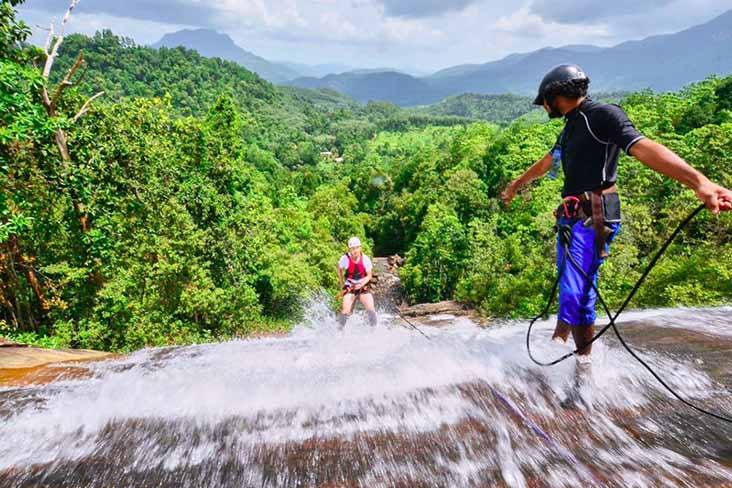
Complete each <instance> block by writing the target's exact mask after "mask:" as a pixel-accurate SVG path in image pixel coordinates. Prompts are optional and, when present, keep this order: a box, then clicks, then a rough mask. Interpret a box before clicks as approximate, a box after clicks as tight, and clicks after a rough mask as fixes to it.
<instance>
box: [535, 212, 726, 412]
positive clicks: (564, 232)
mask: <svg viewBox="0 0 732 488" xmlns="http://www.w3.org/2000/svg"><path fill="white" fill-rule="evenodd" d="M704 208H705V206H704V205H700V206H699V207H697V208H696V209H695V210H694V211H693V212H692V213H691V214H689V216H688V217H687V218H686V219H684V221H683V222H681V223H680V224H679V226H678V227H677V228H676V230H674V232H673V233H672V234H671V236H670V237H669V238H668V239H667V240H666V242H665V243H664V244H663V246H661V249H660V250H659V251H658V252H657V253H656V255H655V256H654V257H653V259H652V260H651V262H650V263H649V264H648V266H647V267H646V269H645V270H644V271H643V274H642V275H641V277H640V278H639V279H638V281H637V283H636V284H635V286H634V287H633V289H632V290H631V292H630V293H629V294H628V297H627V298H626V299H625V301H624V302H623V304H622V305H621V306H620V308H619V309H618V311H617V312H616V313H615V315H613V314H612V312H611V311H610V308H609V307H608V306H607V303H606V302H605V300H604V299H603V297H602V295H601V294H600V291H599V290H598V289H597V286H596V285H595V282H594V280H591V279H590V277H589V276H588V275H587V273H585V271H584V270H583V269H582V267H581V266H579V265H578V264H577V261H576V260H575V259H574V257H573V256H572V254H571V253H570V252H569V243H570V240H571V229H567V228H563V227H565V226H559V229H558V230H559V232H560V243H561V245H562V246H563V247H564V251H565V252H564V258H563V259H562V262H561V264H560V266H559V272H558V275H557V279H556V280H555V282H554V286H553V287H552V291H551V294H550V295H549V299H548V300H547V304H546V306H545V307H544V310H543V311H542V313H541V314H540V315H537V316H536V317H534V319H532V320H531V322H530V324H529V328H528V330H527V332H526V350H527V352H528V353H529V357H530V358H531V360H532V361H533V362H534V363H535V364H537V365H539V366H543V367H549V366H555V365H557V364H559V363H561V362H562V361H564V360H566V359H569V358H571V357H572V356H575V355H577V354H579V353H581V352H582V351H583V350H585V349H586V348H587V347H589V346H590V345H591V344H592V343H594V342H595V341H596V340H598V339H599V338H600V337H602V336H603V335H604V334H605V333H606V332H607V331H608V330H609V329H610V328H611V327H612V329H613V332H615V335H616V336H617V338H618V340H619V341H620V343H621V344H622V345H623V347H624V348H625V349H626V350H627V351H628V353H629V354H630V355H631V356H632V357H633V358H634V359H636V360H637V361H638V362H639V363H640V364H641V365H642V366H643V367H644V368H646V369H647V370H648V371H649V372H650V373H651V375H653V377H654V378H655V379H656V380H657V381H658V382H659V383H660V384H661V385H663V387H664V388H666V390H668V391H669V393H671V394H672V395H673V396H674V397H676V399H678V400H679V401H680V402H681V403H683V404H684V405H686V406H688V407H690V408H693V409H694V410H696V411H698V412H701V413H703V414H705V415H709V416H711V417H714V418H716V419H718V420H722V421H724V422H729V423H732V418H730V417H726V416H724V415H720V414H717V413H714V412H711V411H709V410H706V409H704V408H702V407H699V406H697V405H695V404H693V403H691V402H690V401H689V400H686V399H685V398H683V397H682V396H681V395H680V394H679V393H677V392H676V391H675V390H674V389H673V388H672V387H671V386H670V385H669V384H668V383H666V381H664V380H663V378H661V377H660V376H659V375H658V373H656V372H655V371H654V370H653V368H651V366H649V365H648V363H646V362H645V361H644V360H643V359H641V358H640V357H639V356H638V354H636V352H635V351H633V349H631V347H630V346H629V345H628V344H627V343H626V342H625V339H624V338H623V336H622V335H621V334H620V330H619V329H618V327H617V325H616V321H617V320H618V317H620V315H621V314H622V313H623V312H624V311H625V309H626V308H627V306H628V304H630V301H631V300H632V299H633V297H634V296H635V295H636V293H637V292H638V290H639V289H640V287H641V285H642V284H643V282H644V281H645V280H646V278H647V277H648V275H649V274H650V273H651V271H652V270H653V268H655V267H656V264H658V261H660V259H661V258H662V257H663V255H664V254H665V253H666V251H667V250H668V248H669V247H670V246H671V244H672V243H673V242H674V241H675V240H676V237H677V236H678V235H679V234H680V233H681V231H682V230H683V229H684V228H685V227H686V226H687V225H689V223H690V222H691V221H692V220H694V218H695V217H696V216H697V215H699V213H700V212H701V211H702V210H704ZM567 261H569V264H570V265H571V266H573V267H574V268H575V269H576V270H577V271H578V272H579V273H580V274H581V275H582V276H583V277H584V278H585V280H586V281H587V282H589V283H590V285H591V286H592V289H593V290H594V292H595V293H596V294H597V298H598V300H599V301H600V304H601V305H602V307H603V309H604V310H605V313H607V316H608V318H609V319H610V323H608V324H607V325H606V326H605V327H603V328H602V330H600V332H598V333H597V334H595V336H594V337H593V338H592V339H591V340H590V341H589V342H588V343H587V344H585V345H584V346H583V347H582V348H581V349H576V350H574V351H573V352H570V353H567V354H565V355H564V356H562V357H560V358H558V359H555V360H554V361H550V362H542V361H539V360H537V359H536V358H535V357H534V355H533V353H532V352H531V330H532V329H533V327H534V324H536V322H537V321H538V320H539V319H541V318H544V317H548V315H549V310H550V309H551V307H552V305H553V304H554V299H555V296H556V293H557V288H558V287H559V281H560V280H561V277H562V275H563V274H564V271H565V269H566V267H567Z"/></svg>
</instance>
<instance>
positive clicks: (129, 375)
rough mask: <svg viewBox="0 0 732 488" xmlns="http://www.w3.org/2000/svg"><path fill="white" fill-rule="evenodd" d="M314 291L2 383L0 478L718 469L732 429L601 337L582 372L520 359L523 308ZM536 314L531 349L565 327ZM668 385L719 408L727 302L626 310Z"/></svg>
mask: <svg viewBox="0 0 732 488" xmlns="http://www.w3.org/2000/svg"><path fill="white" fill-rule="evenodd" d="M381 321H382V324H381V325H380V326H379V327H377V328H376V329H371V328H369V327H368V326H367V325H366V324H367V322H366V320H365V317H358V316H357V317H354V318H352V319H351V322H350V323H349V325H348V327H347V328H346V330H345V331H343V332H338V331H337V330H336V323H335V322H334V320H333V319H332V318H331V314H330V312H328V311H327V309H326V307H325V306H322V305H318V304H315V305H314V306H313V307H312V311H311V313H310V316H309V318H308V319H307V320H306V321H304V322H303V324H301V325H300V326H299V327H297V328H296V330H295V331H294V332H293V333H292V334H290V335H289V336H287V337H283V338H266V339H256V340H248V341H234V342H227V343H223V344H212V345H202V346H193V347H185V348H169V349H153V350H145V351H141V352H138V353H135V354H132V355H130V356H128V357H125V358H123V359H117V360H111V361H105V362H100V363H91V364H79V365H74V366H69V365H65V366H58V367H61V368H64V371H63V372H64V375H62V377H61V379H60V380H57V381H55V382H53V383H50V384H47V385H35V386H25V387H13V388H11V387H6V388H0V422H1V423H0V486H27V487H87V486H88V487H177V486H193V487H209V486H210V487H218V486H232V487H234V486H235V487H250V486H251V487H270V486H286V487H316V486H320V487H341V486H348V487H356V486H359V487H361V486H363V487H382V486H383V487H413V486H417V487H435V486H436V487H442V486H445V487H453V486H456V487H462V486H465V487H472V486H476V487H477V486H485V487H488V486H511V487H543V486H547V487H565V486H566V487H570V486H571V487H576V486H618V487H621V486H622V487H629V486H638V487H645V486H689V487H698V486H732V428H731V427H730V425H725V424H723V423H722V422H719V421H716V420H714V419H710V418H704V417H702V416H699V415H697V414H696V413H694V412H692V411H690V410H688V409H687V408H685V407H683V406H682V405H680V404H679V403H678V402H677V401H675V400H673V399H672V398H671V397H670V396H669V395H668V394H667V393H665V392H664V391H663V390H661V389H659V387H658V385H657V384H656V383H655V380H653V379H652V378H651V376H650V375H649V374H648V373H647V372H646V371H645V370H644V369H642V367H641V366H640V365H639V364H637V363H636V362H634V361H633V360H632V359H631V358H630V357H629V356H628V355H627V353H625V352H624V351H623V350H622V349H621V348H620V346H619V344H618V343H617V341H616V340H614V339H613V338H611V337H610V335H608V336H607V338H604V339H603V340H602V341H600V343H599V344H598V345H597V346H596V349H595V353H594V356H593V364H592V371H591V375H588V374H587V373H585V374H584V375H582V376H580V377H577V372H576V371H575V369H576V366H575V364H574V359H572V360H570V361H566V362H565V363H563V364H561V365H559V366H557V367H554V368H551V369H542V368H538V367H536V366H534V365H532V364H531V363H530V362H529V360H528V358H527V355H526V352H525V344H524V333H525V330H526V324H525V323H517V322H507V323H502V324H495V325H492V326H491V327H489V328H485V329H482V328H479V327H477V326H476V325H475V324H473V323H472V322H470V321H469V320H468V319H464V318H452V317H442V320H441V323H449V326H448V327H441V328H434V327H425V328H424V331H425V333H426V334H427V335H428V336H429V337H430V340H427V339H425V338H424V337H422V336H421V335H419V334H417V333H416V332H415V331H413V330H408V329H407V328H405V327H402V324H401V323H400V321H399V319H398V318H397V317H389V316H387V315H383V316H381ZM551 330H552V326H551V323H550V322H545V323H543V324H539V326H538V328H537V333H536V336H535V338H534V344H535V348H536V353H537V355H539V356H541V357H544V358H547V359H548V358H549V357H556V356H557V355H559V354H561V353H563V352H566V351H567V350H568V346H563V345H560V344H556V343H552V342H550V341H549V340H548V338H549V337H550V334H551ZM622 330H624V331H625V332H626V334H627V339H628V340H629V341H630V342H631V343H632V344H634V345H635V346H636V347H637V348H638V350H639V351H640V353H641V355H642V357H643V358H644V359H647V360H648V361H649V363H650V364H652V365H653V366H654V367H655V368H656V369H658V370H659V371H660V372H662V374H663V376H664V377H665V378H666V379H667V380H668V382H670V383H671V384H672V385H673V386H674V387H675V388H677V389H678V390H679V391H681V392H683V394H684V395H685V396H687V397H689V398H691V399H694V401H697V402H699V403H701V404H703V405H704V406H706V407H707V408H710V409H714V410H716V411H721V412H727V413H728V414H729V413H730V412H732V388H731V387H732V363H730V361H729V358H730V353H731V352H732V309H730V308H723V309H711V310H660V311H653V312H644V313H635V314H629V315H627V316H626V317H625V318H624V319H623V324H622Z"/></svg>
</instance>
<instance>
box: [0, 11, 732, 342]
mask: <svg viewBox="0 0 732 488" xmlns="http://www.w3.org/2000/svg"><path fill="white" fill-rule="evenodd" d="M18 3H19V0H14V1H11V2H3V4H2V9H3V11H2V12H1V15H2V24H0V279H1V282H0V335H2V336H6V337H11V338H15V339H18V340H21V341H26V342H31V343H35V344H40V345H44V346H49V347H83V348H93V349H100V350H112V351H128V350H134V349H138V348H142V347H147V346H159V345H171V344H186V343H193V342H201V341H211V340H219V339H226V338H230V337H235V336H246V335H251V334H258V333H266V332H273V331H282V330H287V328H288V327H289V326H290V325H291V324H293V323H294V322H295V321H296V320H297V318H298V316H299V315H300V314H301V313H302V310H303V307H304V306H306V304H307V301H308V299H309V297H311V296H313V294H314V293H318V292H319V291H320V290H323V289H324V290H326V291H327V292H328V293H334V292H335V291H336V289H337V277H336V274H335V263H336V261H337V259H338V257H339V255H341V254H342V253H343V252H344V247H345V242H346V240H347V239H348V237H350V236H351V235H359V236H362V237H364V238H365V241H366V242H365V243H366V251H367V253H369V254H372V255H390V254H396V253H398V254H400V255H402V256H405V257H406V265H405V267H404V268H403V269H402V271H401V277H402V281H403V284H404V286H405V290H406V292H407V294H408V295H409V298H410V300H411V301H413V302H424V301H438V300H443V299H456V300H459V301H461V302H464V303H466V304H469V305H470V306H473V307H475V308H476V309H477V310H478V311H479V312H480V313H481V314H483V315H485V316H488V317H514V318H517V317H526V316H529V315H531V314H534V313H537V312H538V311H539V310H540V308H541V306H542V304H543V302H544V301H545V300H546V298H547V294H548V291H549V288H550V285H551V283H552V281H553V278H554V274H555V269H554V264H553V256H554V234H553V221H552V219H553V217H552V209H553V207H555V206H556V204H557V199H558V195H559V190H560V186H561V179H560V180H559V181H551V180H549V179H545V180H543V181H540V182H537V183H536V184H535V185H533V186H532V187H531V188H530V189H529V190H528V191H527V192H525V193H524V194H523V198H519V199H517V200H516V201H515V202H514V203H513V204H512V206H511V207H510V208H508V209H506V208H503V207H502V206H501V205H500V204H499V201H498V198H497V197H498V195H499V194H500V191H501V190H502V188H503V187H504V186H505V184H506V183H507V182H509V181H510V180H511V179H512V178H514V177H516V176H517V175H519V174H520V173H521V172H522V171H523V170H524V169H526V168H527V167H528V165H530V164H531V163H532V162H533V161H535V160H537V159H539V158H540V157H542V156H543V155H544V154H546V152H547V151H548V150H549V149H550V148H551V147H552V145H553V144H554V142H555V140H556V137H557V134H558V133H559V131H560V130H561V129H560V128H561V121H554V122H546V121H544V120H542V121H540V122H539V121H537V120H536V119H533V118H526V117H519V118H517V119H516V120H515V121H514V122H512V123H504V124H501V125H494V124H491V123H487V122H476V121H474V120H473V119H475V118H476V114H477V113H480V112H481V111H483V112H485V107H480V106H476V107H474V108H472V109H471V108H469V107H463V108H461V109H460V112H459V114H458V115H461V116H455V115H442V114H444V113H448V112H445V111H444V110H441V109H435V110H431V111H430V110H421V111H415V110H411V111H409V110H403V109H400V108H398V107H397V106H394V105H391V104H388V103H381V102H372V103H369V104H367V105H361V104H358V103H356V102H354V101H352V100H350V99H348V98H346V97H344V96H341V95H338V94H337V93H335V92H331V91H327V90H321V91H310V90H303V89H295V88H281V87H275V86H273V85H271V84H269V83H267V82H266V81H263V80H262V79H260V78H259V77H258V76H257V75H256V74H254V73H251V72H249V71H247V70H245V69H244V68H242V67H240V66H238V65H236V64H234V63H231V62H225V61H221V60H218V59H206V58H202V57H201V56H199V55H198V54H197V53H195V52H194V51H190V50H186V49H183V48H176V49H166V48H162V49H160V50H154V49H151V48H147V47H142V46H138V45H136V44H135V43H134V42H133V41H131V40H129V39H125V38H121V37H118V36H115V35H114V34H112V33H111V32H109V31H105V32H100V33H98V34H96V35H95V36H94V37H84V36H81V35H72V36H69V37H67V38H66V39H65V40H64V42H63V44H62V45H61V48H60V52H59V58H58V59H57V60H56V62H55V64H54V66H53V70H52V72H51V74H50V76H49V77H48V79H47V78H46V77H44V76H43V73H42V67H43V65H44V62H45V55H44V53H43V51H42V50H41V49H39V48H34V47H30V46H28V45H27V44H25V40H26V39H27V37H28V35H29V29H28V27H27V26H26V25H25V24H23V23H22V22H20V21H19V20H17V19H16V15H15V12H14V10H13V5H17V4H18ZM81 53H83V62H80V63H79V64H78V66H76V64H77V61H78V60H79V59H81V58H79V57H78V56H79V55H80V54H81ZM75 66H76V67H77V69H76V70H75V71H74V67H75ZM69 70H72V71H74V75H73V76H72V77H71V78H68V77H66V75H67V73H69ZM537 81H538V80H537ZM58 87H62V88H61V89H59V88H58ZM99 92H104V94H103V95H101V96H99V97H98V98H96V99H94V100H93V101H92V102H91V103H88V104H87V103H86V102H87V101H88V100H89V98H90V96H92V95H94V94H97V93H99ZM44 93H45V94H48V95H49V99H50V102H51V104H50V105H49V103H48V102H49V100H45V99H44ZM56 94H58V97H56ZM511 100H512V99H511V97H503V98H500V99H499V101H500V104H499V105H498V107H499V108H500V110H501V113H515V114H517V115H521V114H523V113H524V110H525V109H526V108H527V107H526V100H524V99H522V98H520V97H516V99H515V100H514V101H515V104H513V105H511V104H510V103H509V102H510V101H511ZM460 103H461V104H464V103H469V99H465V100H462V101H460ZM622 105H623V108H624V109H625V110H626V111H627V112H628V114H629V116H630V118H631V119H632V120H633V121H634V123H635V124H636V126H637V127H638V128H639V129H640V130H641V131H642V132H643V133H644V134H645V135H647V136H649V137H651V138H654V139H656V140H658V141H659V142H662V143H664V144H666V145H668V146H669V147H670V148H672V149H673V150H674V151H676V152H677V153H678V154H680V155H681V156H682V157H684V158H685V159H686V160H687V161H688V162H689V163H691V164H692V165H694V166H695V167H697V168H698V169H700V170H702V171H703V172H705V173H706V174H707V175H708V176H709V177H710V178H711V179H712V180H715V181H716V182H718V183H721V184H723V185H726V186H732V171H730V169H729V164H730V162H731V161H732V77H730V78H726V79H723V78H712V79H708V80H706V81H704V82H701V83H698V84H695V85H692V86H689V87H688V88H687V89H685V90H684V91H682V92H679V93H665V94H655V93H651V92H642V93H635V94H631V95H629V96H627V97H626V98H624V99H623V101H622ZM491 107H494V106H491ZM491 110H492V108H491ZM496 110H498V108H497V109H496ZM449 113H455V112H452V111H451V112H449ZM60 137H61V142H63V144H61V142H60V139H59V138H60ZM64 149H65V151H64ZM325 153H327V154H325ZM341 157H342V158H343V160H342V162H341V161H340V158H341ZM619 181H620V184H619V187H620V192H621V197H622V198H623V201H624V217H625V221H624V224H623V227H624V229H623V232H622V233H621V234H620V237H619V239H618V241H617V243H616V244H615V245H614V248H613V256H612V258H611V259H610V261H609V262H608V263H607V265H606V266H605V267H604V268H603V271H602V273H603V279H602V287H603V291H604V293H605V294H606V296H607V297H608V298H609V301H610V302H611V304H614V305H616V306H617V304H618V303H619V301H620V300H621V299H622V297H623V296H624V295H625V294H626V293H627V292H628V291H629V289H630V287H631V286H632V285H633V283H634V281H635V280H636V279H637V278H638V276H639V275H640V272H641V270H642V267H643V266H644V264H646V263H647V261H648V260H649V259H650V256H651V255H652V253H653V252H654V251H655V250H656V249H658V247H659V246H660V244H661V243H662V241H663V240H664V239H665V238H666V237H667V236H668V235H669V233H670V232H671V230H672V229H673V227H674V226H675V224H676V223H677V222H678V221H679V220H680V219H682V218H683V217H684V216H685V215H686V214H687V213H688V211H689V210H690V209H692V208H693V207H694V206H695V205H696V203H695V202H696V201H695V198H694V195H693V194H692V193H691V192H689V191H685V190H683V188H682V187H681V186H680V185H678V184H676V183H674V182H672V181H670V180H667V179H664V178H663V177H661V176H659V175H657V174H655V173H653V172H651V171H650V170H648V169H646V168H645V167H644V166H643V165H641V164H640V163H638V162H637V161H635V160H633V159H630V158H627V157H624V159H623V160H622V161H621V164H620V179H619ZM731 297H732V218H730V216H729V215H725V216H721V217H715V216H712V215H711V214H709V213H704V214H703V215H702V216H701V217H700V218H699V219H697V220H695V221H694V222H693V223H692V225H691V227H690V229H689V231H688V232H686V233H685V234H684V235H683V237H682V238H680V239H679V240H678V241H677V243H676V244H675V245H674V246H673V247H672V249H671V251H670V254H669V256H668V257H667V258H666V259H665V260H664V261H662V262H661V264H660V266H659V267H658V268H657V269H656V270H655V271H654V273H653V274H652V275H651V277H650V279H649V281H648V283H647V285H646V286H645V287H644V288H643V289H642V291H641V293H640V295H639V296H638V297H637V298H636V300H635V301H634V302H633V306H635V307H665V306H679V305H702V304H705V305H713V304H721V303H729V301H730V298H731Z"/></svg>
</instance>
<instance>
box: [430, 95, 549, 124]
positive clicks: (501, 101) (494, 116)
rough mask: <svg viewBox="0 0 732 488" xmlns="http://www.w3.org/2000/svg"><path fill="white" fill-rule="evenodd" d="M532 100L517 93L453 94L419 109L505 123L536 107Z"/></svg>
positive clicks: (436, 113)
mask: <svg viewBox="0 0 732 488" xmlns="http://www.w3.org/2000/svg"><path fill="white" fill-rule="evenodd" d="M532 102H533V100H532V99H531V98H529V97H522V96H519V95H510V94H506V95H479V94H475V93H467V94H465V95H455V96H451V97H448V98H446V99H445V100H443V101H441V102H439V103H436V104H434V105H430V106H427V107H424V108H421V109H420V110H422V111H424V112H426V113H430V114H433V115H455V116H459V117H467V118H470V119H475V120H485V121H487V122H494V123H497V124H507V123H509V122H512V121H514V120H516V119H517V118H519V117H521V116H522V115H525V114H527V113H529V112H531V111H532V110H535V109H536V107H534V106H533V105H532Z"/></svg>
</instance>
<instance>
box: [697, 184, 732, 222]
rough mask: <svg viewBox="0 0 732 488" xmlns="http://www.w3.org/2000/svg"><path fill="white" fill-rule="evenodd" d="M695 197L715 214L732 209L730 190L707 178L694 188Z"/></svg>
mask: <svg viewBox="0 0 732 488" xmlns="http://www.w3.org/2000/svg"><path fill="white" fill-rule="evenodd" d="M696 197H697V198H698V199H699V200H701V201H702V202H703V203H704V205H706V206H707V208H708V209H709V210H711V211H712V213H713V214H715V215H716V214H718V213H719V212H730V211H732V191H730V190H728V189H727V188H725V187H723V186H719V185H716V184H714V183H712V182H711V181H709V180H707V181H705V182H703V183H702V184H701V185H700V186H699V188H697V189H696Z"/></svg>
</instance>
